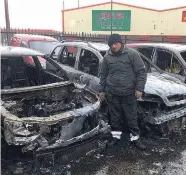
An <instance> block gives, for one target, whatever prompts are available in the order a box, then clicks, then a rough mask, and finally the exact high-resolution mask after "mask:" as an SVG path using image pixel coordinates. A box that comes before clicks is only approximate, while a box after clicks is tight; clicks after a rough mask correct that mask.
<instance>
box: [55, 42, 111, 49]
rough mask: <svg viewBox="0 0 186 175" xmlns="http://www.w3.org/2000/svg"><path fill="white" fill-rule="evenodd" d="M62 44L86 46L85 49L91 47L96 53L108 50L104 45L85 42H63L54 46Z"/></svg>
mask: <svg viewBox="0 0 186 175" xmlns="http://www.w3.org/2000/svg"><path fill="white" fill-rule="evenodd" d="M63 44H67V45H72V46H87V47H89V46H91V47H93V48H95V49H96V50H98V51H107V50H109V46H108V45H107V44H105V43H96V42H86V41H64V42H62V43H57V44H56V46H57V45H63Z"/></svg>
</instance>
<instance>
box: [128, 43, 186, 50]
mask: <svg viewBox="0 0 186 175" xmlns="http://www.w3.org/2000/svg"><path fill="white" fill-rule="evenodd" d="M127 45H128V46H133V47H135V46H149V47H156V48H165V49H169V50H174V51H175V50H176V51H178V52H182V51H184V50H186V45H182V44H170V43H132V44H127Z"/></svg>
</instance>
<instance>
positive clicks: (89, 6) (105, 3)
mask: <svg viewBox="0 0 186 175" xmlns="http://www.w3.org/2000/svg"><path fill="white" fill-rule="evenodd" d="M110 3H111V2H104V3H99V4H93V5H88V6H82V7H79V8H71V9H66V10H62V12H66V11H72V10H79V9H84V8H91V7H96V6H100V5H107V4H110ZM113 4H117V5H123V6H128V7H133V8H138V9H144V10H150V11H156V12H165V11H170V10H177V9H182V8H186V6H181V7H175V8H169V9H164V10H157V9H151V8H146V7H140V6H135V5H130V4H124V3H120V2H113Z"/></svg>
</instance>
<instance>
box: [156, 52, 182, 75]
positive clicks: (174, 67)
mask: <svg viewBox="0 0 186 175" xmlns="http://www.w3.org/2000/svg"><path fill="white" fill-rule="evenodd" d="M156 62H157V66H158V67H159V68H160V69H162V70H163V71H166V72H169V73H175V74H179V75H184V69H183V67H182V65H181V64H180V63H179V62H178V60H177V59H176V58H175V57H174V55H173V54H171V53H169V52H166V51H163V50H159V51H158V52H157V60H156Z"/></svg>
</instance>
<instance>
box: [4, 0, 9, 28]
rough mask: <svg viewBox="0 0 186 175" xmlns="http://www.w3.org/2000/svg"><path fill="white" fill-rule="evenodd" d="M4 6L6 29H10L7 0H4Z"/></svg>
mask: <svg viewBox="0 0 186 175" xmlns="http://www.w3.org/2000/svg"><path fill="white" fill-rule="evenodd" d="M4 7H5V21H6V30H8V31H10V19H9V11H8V0H4Z"/></svg>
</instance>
